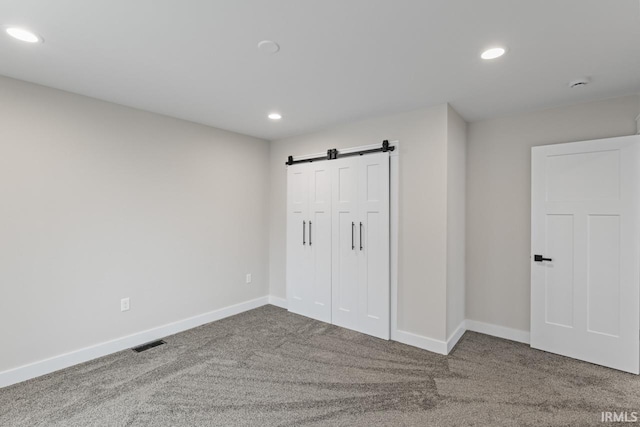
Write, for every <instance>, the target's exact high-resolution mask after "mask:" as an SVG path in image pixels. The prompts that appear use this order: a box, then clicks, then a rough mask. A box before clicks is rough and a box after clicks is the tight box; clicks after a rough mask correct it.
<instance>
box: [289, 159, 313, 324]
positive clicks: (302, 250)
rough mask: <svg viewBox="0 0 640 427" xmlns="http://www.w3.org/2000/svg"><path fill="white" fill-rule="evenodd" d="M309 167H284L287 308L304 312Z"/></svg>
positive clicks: (307, 288) (307, 268)
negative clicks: (285, 188) (285, 183)
mask: <svg viewBox="0 0 640 427" xmlns="http://www.w3.org/2000/svg"><path fill="white" fill-rule="evenodd" d="M308 217H309V168H308V165H306V164H300V165H295V166H290V167H289V168H288V169H287V267H286V269H287V275H286V280H287V303H288V309H289V311H292V312H294V313H298V314H303V315H304V314H305V312H306V311H307V310H306V306H307V305H308V300H309V298H310V285H309V283H310V281H309V277H308V271H309V266H310V253H309V250H308V243H309V234H308V233H309V231H308V222H309V219H308Z"/></svg>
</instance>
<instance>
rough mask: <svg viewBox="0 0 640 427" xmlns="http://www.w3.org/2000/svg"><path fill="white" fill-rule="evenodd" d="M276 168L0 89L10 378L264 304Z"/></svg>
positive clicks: (76, 101) (177, 125)
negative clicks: (166, 327)
mask: <svg viewBox="0 0 640 427" xmlns="http://www.w3.org/2000/svg"><path fill="white" fill-rule="evenodd" d="M268 167H269V144H268V143H267V142H266V141H262V140H258V139H255V138H250V137H246V136H241V135H238V134H234V133H230V132H225V131H221V130H217V129H213V128H209V127H206V126H201V125H197V124H193V123H189V122H185V121H181V120H176V119H172V118H168V117H164V116H160V115H155V114H151V113H146V112H143V111H139V110H134V109H130V108H126V107H122V106H118V105H114V104H110V103H106V102H101V101H97V100H94V99H90V98H85V97H81V96H77V95H73V94H70V93H65V92H61V91H57V90H54V89H49V88H45V87H41V86H36V85H32V84H29V83H24V82H20V81H17V80H12V79H8V78H2V77H0V288H1V295H0V337H1V340H2V344H1V349H0V372H1V371H3V370H7V369H10V368H14V367H17V366H20V365H24V364H27V363H30V362H34V361H38V360H41V359H44V358H47V357H51V356H55V355H59V354H61V353H65V352H69V351H72V350H76V349H79V348H82V347H86V346H89V345H92V344H96V343H100V342H103V341H106V340H110V339H114V338H118V337H122V336H124V335H128V334H132V333H135V332H139V331H142V330H145V329H149V328H152V327H155V326H159V325H163V324H166V323H169V322H172V321H176V320H180V319H184V318H187V317H190V316H194V315H197V314H200V313H205V312H208V311H212V310H214V309H217V308H221V307H225V306H228V305H231V304H235V303H239V302H242V301H247V300H250V299H253V298H256V297H260V296H264V295H266V294H267V292H268V277H267V276H268V265H267V262H268V252H267V251H268V215H267V212H268V192H269V173H268ZM248 272H251V273H252V274H253V284H252V285H246V284H245V283H244V282H245V273H248ZM122 297H130V298H131V310H130V311H129V312H126V313H121V312H120V298H122Z"/></svg>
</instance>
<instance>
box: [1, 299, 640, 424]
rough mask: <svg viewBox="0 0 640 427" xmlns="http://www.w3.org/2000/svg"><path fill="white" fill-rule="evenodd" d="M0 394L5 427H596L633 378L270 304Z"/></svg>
mask: <svg viewBox="0 0 640 427" xmlns="http://www.w3.org/2000/svg"><path fill="white" fill-rule="evenodd" d="M165 340H166V342H167V344H166V345H163V346H160V347H156V348H153V349H151V350H148V351H146V352H143V353H135V352H133V351H130V350H129V351H123V352H120V353H116V354H113V355H110V356H107V357H103V358H101V359H97V360H94V361H91V362H88V363H84V364H82V365H78V366H74V367H72V368H69V369H66V370H63V371H59V372H55V373H52V374H50V375H47V376H44V377H40V378H36V379H33V380H30V381H27V382H24V383H21V384H16V385H14V386H11V387H6V388H3V389H0V425H2V426H15V427H19V426H236V425H238V426H250V425H256V426H325V425H335V426H374V425H376V426H377V425H381V426H587V425H600V426H602V425H605V424H602V423H601V422H600V417H601V411H618V412H621V411H628V412H632V411H640V379H639V378H638V377H637V376H635V375H631V374H625V373H622V372H617V371H614V370H611V369H607V368H603V367H599V366H594V365H591V364H588V363H583V362H579V361H575V360H571V359H568V358H564V357H561V356H557V355H553V354H548V353H545V352H541V351H537V350H532V349H531V348H529V347H528V346H527V345H524V344H518V343H514V342H510V341H506V340H501V339H498V338H493V337H490V336H486V335H481V334H477V333H472V332H467V333H466V334H465V335H464V336H463V337H462V339H461V340H460V342H459V343H458V345H457V346H456V348H455V349H454V351H453V352H452V353H451V354H450V355H449V356H440V355H437V354H433V353H430V352H427V351H423V350H419V349H416V348H413V347H410V346H406V345H403V344H399V343H396V342H388V341H383V340H379V339H376V338H373V337H369V336H366V335H362V334H358V333H356V332H352V331H349V330H345V329H342V328H339V327H336V326H332V325H327V324H324V323H321V322H317V321H314V320H311V319H307V318H305V317H301V316H297V315H294V314H290V313H288V312H287V311H285V310H282V309H279V308H276V307H273V306H265V307H262V308H259V309H256V310H252V311H250V312H246V313H243V314H240V315H237V316H233V317H230V318H227V319H224V320H221V321H218V322H214V323H210V324H208V325H204V326H201V327H199V328H196V329H192V330H190V331H186V332H183V333H180V334H177V335H174V336H171V337H167V338H166V339H165Z"/></svg>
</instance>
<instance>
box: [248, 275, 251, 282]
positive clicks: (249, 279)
mask: <svg viewBox="0 0 640 427" xmlns="http://www.w3.org/2000/svg"><path fill="white" fill-rule="evenodd" d="M247 283H251V273H249V274H247Z"/></svg>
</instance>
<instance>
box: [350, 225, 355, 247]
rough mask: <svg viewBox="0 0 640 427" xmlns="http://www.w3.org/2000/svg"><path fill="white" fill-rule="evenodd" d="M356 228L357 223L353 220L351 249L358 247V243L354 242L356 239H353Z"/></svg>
mask: <svg viewBox="0 0 640 427" xmlns="http://www.w3.org/2000/svg"><path fill="white" fill-rule="evenodd" d="M355 228H356V225H355V224H354V223H353V222H352V223H351V250H354V249H355V248H356V244H355V243H354V239H353V234H354V230H355Z"/></svg>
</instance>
